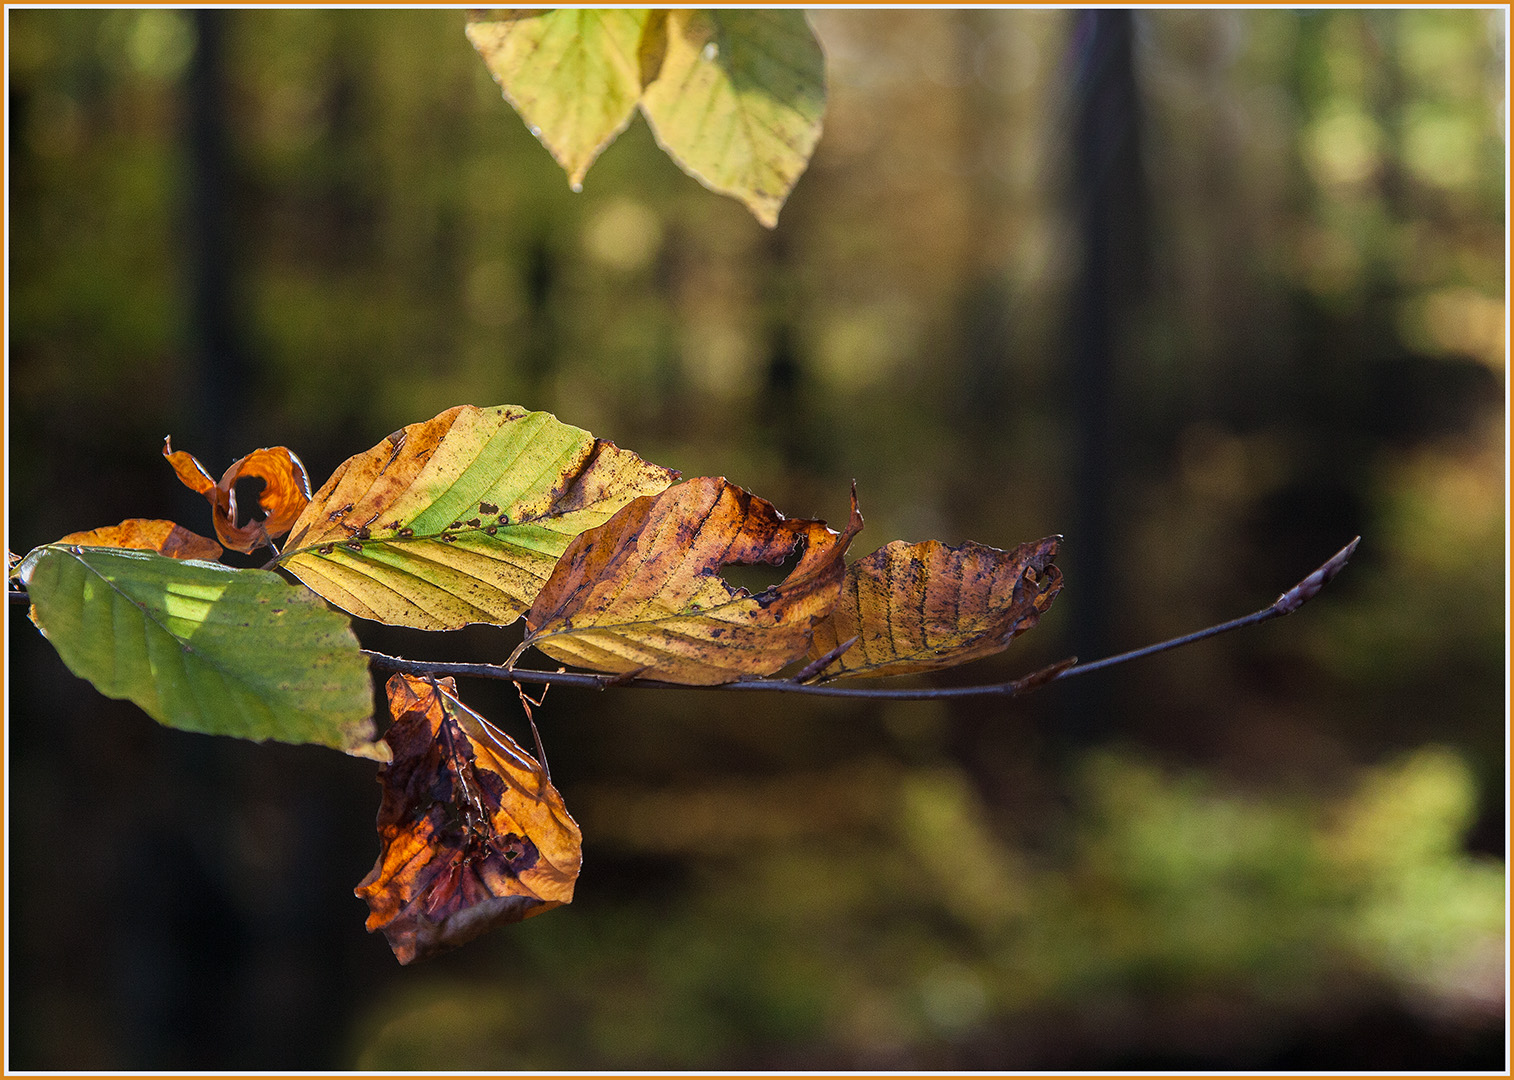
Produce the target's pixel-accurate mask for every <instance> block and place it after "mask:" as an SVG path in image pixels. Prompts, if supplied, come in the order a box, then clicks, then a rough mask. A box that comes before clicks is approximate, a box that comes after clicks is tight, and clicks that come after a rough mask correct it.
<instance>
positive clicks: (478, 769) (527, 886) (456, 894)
mask: <svg viewBox="0 0 1514 1080" xmlns="http://www.w3.org/2000/svg"><path fill="white" fill-rule="evenodd" d="M386 689H387V691H388V694H389V710H390V713H391V714H392V715H393V716H394V723H393V724H392V725H390V727H389V730H388V731H387V732H385V733H384V741H385V742H387V743H388V744H389V746H390V747H391V748H392V750H393V753H394V760H393V763H392V764H389V765H386V766H384V767H383V768H382V769H380V770H379V783H380V784H382V785H383V787H384V798H383V802H382V804H381V805H380V807H379V814H378V831H379V839H380V841H381V843H382V849H381V851H380V854H379V858H378V862H377V863H375V864H374V867H373V870H372V871H371V872H370V873H369V874H368V876H367V877H365V878H364V879H363V880H362V882H361V883H360V884H359V885H358V887H357V888H356V889H355V890H354V891H355V892H356V893H357V895H358V896H360V897H362V898H363V899H364V900H366V901H367V902H368V906H369V908H370V909H371V914H370V915H369V916H368V930H369V931H370V932H372V931H374V930H382V931H383V932H384V936H385V937H387V938H388V939H389V946H390V948H392V949H393V950H394V955H395V957H396V958H398V960H399V962H400V963H402V964H408V963H410V962H411V961H412V960H423V959H425V958H426V957H428V956H433V955H435V954H436V953H439V952H443V951H445V950H447V949H450V948H452V947H453V946H455V945H461V944H462V943H463V942H465V941H470V940H472V939H473V938H475V937H477V936H478V935H480V934H482V933H483V932H484V931H486V930H489V929H492V928H493V927H495V926H499V925H502V924H504V923H512V922H519V921H520V920H522V919H526V918H530V917H531V916H532V915H540V914H541V913H542V912H544V911H550V910H551V909H552V908H555V907H558V906H559V905H562V904H566V903H570V902H571V901H572V899H573V886H574V883H575V882H576V881H577V880H578V871H579V867H580V865H581V863H582V861H583V850H582V849H583V837H582V835H581V834H580V832H579V830H578V825H577V824H575V823H574V821H573V819H572V818H571V817H569V816H568V811H567V808H566V807H565V806H564V805H563V800H562V796H561V795H559V794H558V792H557V789H556V788H555V787H553V786H552V783H551V781H549V780H548V779H547V774H546V770H545V769H543V768H542V766H541V765H539V764H537V762H536V761H535V759H533V758H532V757H531V755H529V754H527V753H526V752H525V751H524V750H522V749H521V748H520V747H519V746H518V745H517V744H516V743H515V741H514V740H513V739H511V738H510V737H509V736H508V735H506V734H505V733H504V732H502V731H499V730H498V729H497V728H495V727H494V726H493V725H491V724H490V723H489V722H488V721H486V720H485V719H484V718H483V717H482V716H479V715H478V714H477V713H475V712H473V711H472V710H471V709H469V708H467V707H466V706H465V705H463V703H462V702H460V701H459V700H458V699H457V688H456V684H455V683H454V682H453V680H451V679H438V680H436V681H434V682H433V681H430V680H427V679H419V678H413V677H411V676H408V675H395V676H394V677H393V678H391V679H390V680H389V683H388V685H387V688H386Z"/></svg>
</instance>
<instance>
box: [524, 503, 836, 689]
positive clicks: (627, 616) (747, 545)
mask: <svg viewBox="0 0 1514 1080" xmlns="http://www.w3.org/2000/svg"><path fill="white" fill-rule="evenodd" d="M861 528H862V515H861V514H860V513H858V511H857V501H856V496H855V494H854V495H853V498H852V512H851V520H850V522H849V523H848V525H847V529H846V531H845V532H844V533H841V534H840V535H838V534H837V533H835V532H833V531H832V530H830V529H828V528H826V527H825V523H824V522H821V521H805V520H797V519H796V520H789V519H786V518H784V516H783V515H782V514H780V513H779V512H778V511H777V510H775V509H774V508H773V506H772V504H771V503H769V502H767V501H766V500H764V499H759V498H757V497H756V496H755V495H752V494H750V493H748V492H746V491H743V490H742V489H741V488H739V487H737V486H736V485H734V484H731V483H729V482H727V481H726V480H725V479H724V478H720V477H701V478H699V479H696V480H690V481H688V482H687V483H684V484H679V485H678V486H676V487H673V488H669V489H668V490H667V491H665V492H663V493H662V494H661V495H658V496H655V497H646V498H640V499H637V500H636V501H635V502H632V503H631V504H630V505H628V506H626V507H625V509H623V510H621V511H620V512H619V513H618V514H616V515H615V516H614V517H613V518H611V519H610V520H609V521H607V522H605V523H604V524H603V525H601V526H600V527H599V528H597V529H593V530H591V531H589V532H587V533H584V534H583V535H582V536H580V537H578V538H577V539H576V540H574V541H573V543H572V544H570V545H569V546H568V550H567V551H566V552H565V553H564V554H563V557H562V560H561V561H560V562H559V563H558V564H557V569H556V570H554V571H553V573H552V577H551V578H550V579H549V580H548V582H547V584H546V585H545V586H544V587H543V589H542V591H541V594H540V595H539V596H538V597H537V598H536V602H535V604H533V605H532V607H531V611H530V612H529V614H528V615H527V616H526V625H527V627H528V633H527V635H526V638H525V642H524V644H525V645H534V646H536V647H537V648H538V649H540V650H541V651H542V652H544V653H546V654H547V655H548V656H551V657H553V658H554V659H556V660H561V661H564V662H565V663H569V664H576V665H578V666H580V667H586V668H592V669H594V670H596V671H607V672H615V673H624V674H636V675H641V676H644V677H646V678H649V679H665V680H667V681H670V682H680V683H689V684H695V685H712V684H716V683H722V682H730V681H733V680H735V679H739V678H741V677H743V676H762V675H771V674H772V673H774V672H775V671H777V670H779V669H780V668H782V667H783V666H784V665H785V664H787V663H789V662H790V661H791V660H794V659H796V658H798V657H799V656H802V655H803V654H804V651H805V649H806V648H807V647H808V646H809V641H810V631H811V627H812V625H813V624H814V622H815V621H816V620H817V619H819V618H821V617H823V616H824V615H825V614H826V613H827V612H829V611H830V608H831V605H832V604H834V603H835V601H836V596H837V593H838V592H839V590H840V588H841V579H842V576H843V574H844V573H845V563H844V561H843V556H844V555H845V553H846V548H847V545H848V544H850V543H851V540H852V537H853V536H855V535H856V534H857V531H858V530H859V529H861ZM798 552H802V555H801V556H800V558H799V562H798V564H797V565H796V566H795V567H794V570H793V572H792V573H791V574H789V576H788V577H787V578H785V579H784V580H783V581H782V582H780V583H778V584H777V585H774V586H772V587H771V588H768V589H764V590H762V591H761V592H759V593H757V594H756V595H752V594H749V593H748V592H747V591H746V590H745V589H733V588H732V587H731V586H730V585H728V584H727V583H726V582H725V581H724V580H723V579H722V578H721V577H720V576H719V573H720V569H721V567H722V566H729V565H733V564H754V563H771V564H774V565H776V564H779V563H782V562H783V561H784V560H785V559H788V558H789V557H791V556H793V555H794V554H795V553H798Z"/></svg>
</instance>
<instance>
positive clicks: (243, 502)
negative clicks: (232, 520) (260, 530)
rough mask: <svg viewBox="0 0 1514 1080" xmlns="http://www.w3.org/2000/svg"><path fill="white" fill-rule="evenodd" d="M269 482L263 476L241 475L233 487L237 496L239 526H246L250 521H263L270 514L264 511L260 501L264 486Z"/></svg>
mask: <svg viewBox="0 0 1514 1080" xmlns="http://www.w3.org/2000/svg"><path fill="white" fill-rule="evenodd" d="M266 486H267V482H266V481H265V480H264V479H263V478H262V477H261V476H239V477H237V481H236V484H235V486H234V487H233V488H232V490H233V491H235V492H236V496H237V527H238V528H241V527H243V526H245V525H246V524H247V523H248V522H249V521H262V520H263V519H264V518H265V517H267V516H268V515H267V514H265V513H263V508H262V506H261V505H259V503H258V498H259V497H260V496H261V495H262V494H263V488H265V487H266Z"/></svg>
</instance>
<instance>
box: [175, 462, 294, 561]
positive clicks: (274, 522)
mask: <svg viewBox="0 0 1514 1080" xmlns="http://www.w3.org/2000/svg"><path fill="white" fill-rule="evenodd" d="M163 456H164V457H165V458H167V459H168V463H169V464H170V465H172V466H173V471H174V472H175V473H176V474H178V477H179V479H180V480H181V481H183V483H184V486H185V487H187V488H189V489H190V490H192V491H197V492H199V493H200V494H201V495H204V496H205V498H206V500H207V501H208V502H209V503H210V508H211V514H212V517H213V520H214V521H215V527H216V535H217V536H219V537H220V538H221V543H223V544H225V545H226V546H227V547H229V548H231V550H233V551H241V552H248V551H256V550H257V549H258V548H260V547H266V546H267V545H268V544H269V543H270V541H271V540H272V539H273V538H275V537H279V536H283V535H284V534H285V533H286V532H288V531H289V527H290V526H291V525H293V524H294V523H295V520H296V519H297V518H298V517H299V516H300V513H301V512H302V511H303V510H304V509H305V504H306V503H308V502H309V501H310V481H309V480H308V479H307V478H306V476H305V466H304V464H303V463H302V462H301V461H300V459H299V458H297V457H296V456H295V455H294V453H293V452H292V451H291V450H290V449H289V448H288V447H286V446H265V447H264V448H263V449H261V450H254V451H253V452H252V453H250V454H248V455H247V456H246V457H243V458H241V459H239V460H237V461H236V462H234V463H233V464H232V466H231V468H229V469H227V470H226V471H225V472H224V473H222V474H221V479H220V480H219V481H215V480H212V479H211V478H210V474H209V473H207V472H206V471H205V468H204V466H202V465H201V464H200V463H199V462H198V461H197V460H195V457H194V455H192V454H190V453H187V452H186V451H183V450H175V449H174V448H173V446H172V444H171V443H170V441H169V440H168V439H164V440H163ZM250 478H255V479H259V480H262V481H263V490H262V491H261V492H260V493H259V494H258V505H259V506H260V507H262V509H263V513H264V514H265V515H266V516H265V517H264V518H263V520H262V521H252V520H249V521H248V522H247V523H246V524H245V525H240V526H239V525H238V524H237V493H236V483H237V481H238V480H242V479H250Z"/></svg>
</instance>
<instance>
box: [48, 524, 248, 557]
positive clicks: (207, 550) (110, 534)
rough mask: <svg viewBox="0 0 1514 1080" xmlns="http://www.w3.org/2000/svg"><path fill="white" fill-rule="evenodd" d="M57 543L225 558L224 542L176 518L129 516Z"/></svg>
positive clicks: (183, 555)
mask: <svg viewBox="0 0 1514 1080" xmlns="http://www.w3.org/2000/svg"><path fill="white" fill-rule="evenodd" d="M57 543H59V544H76V545H78V546H79V547H104V548H129V549H133V550H138V551H156V552H157V553H158V554H159V555H166V556H168V557H169V558H170V559H205V560H207V561H209V562H215V561H216V560H217V559H219V558H220V557H221V545H220V544H218V543H216V542H215V541H214V540H212V539H210V538H209V537H206V536H200V535H199V534H198V533H192V532H190V531H189V530H188V529H186V528H184V526H182V525H176V524H174V523H173V522H172V521H162V520H159V519H154V518H127V519H126V520H125V521H123V522H121V524H119V525H107V526H105V527H104V528H103V529H90V530H88V531H87V532H73V533H69V534H68V535H67V536H65V537H62V538H61V539H59V540H58V541H57Z"/></svg>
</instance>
